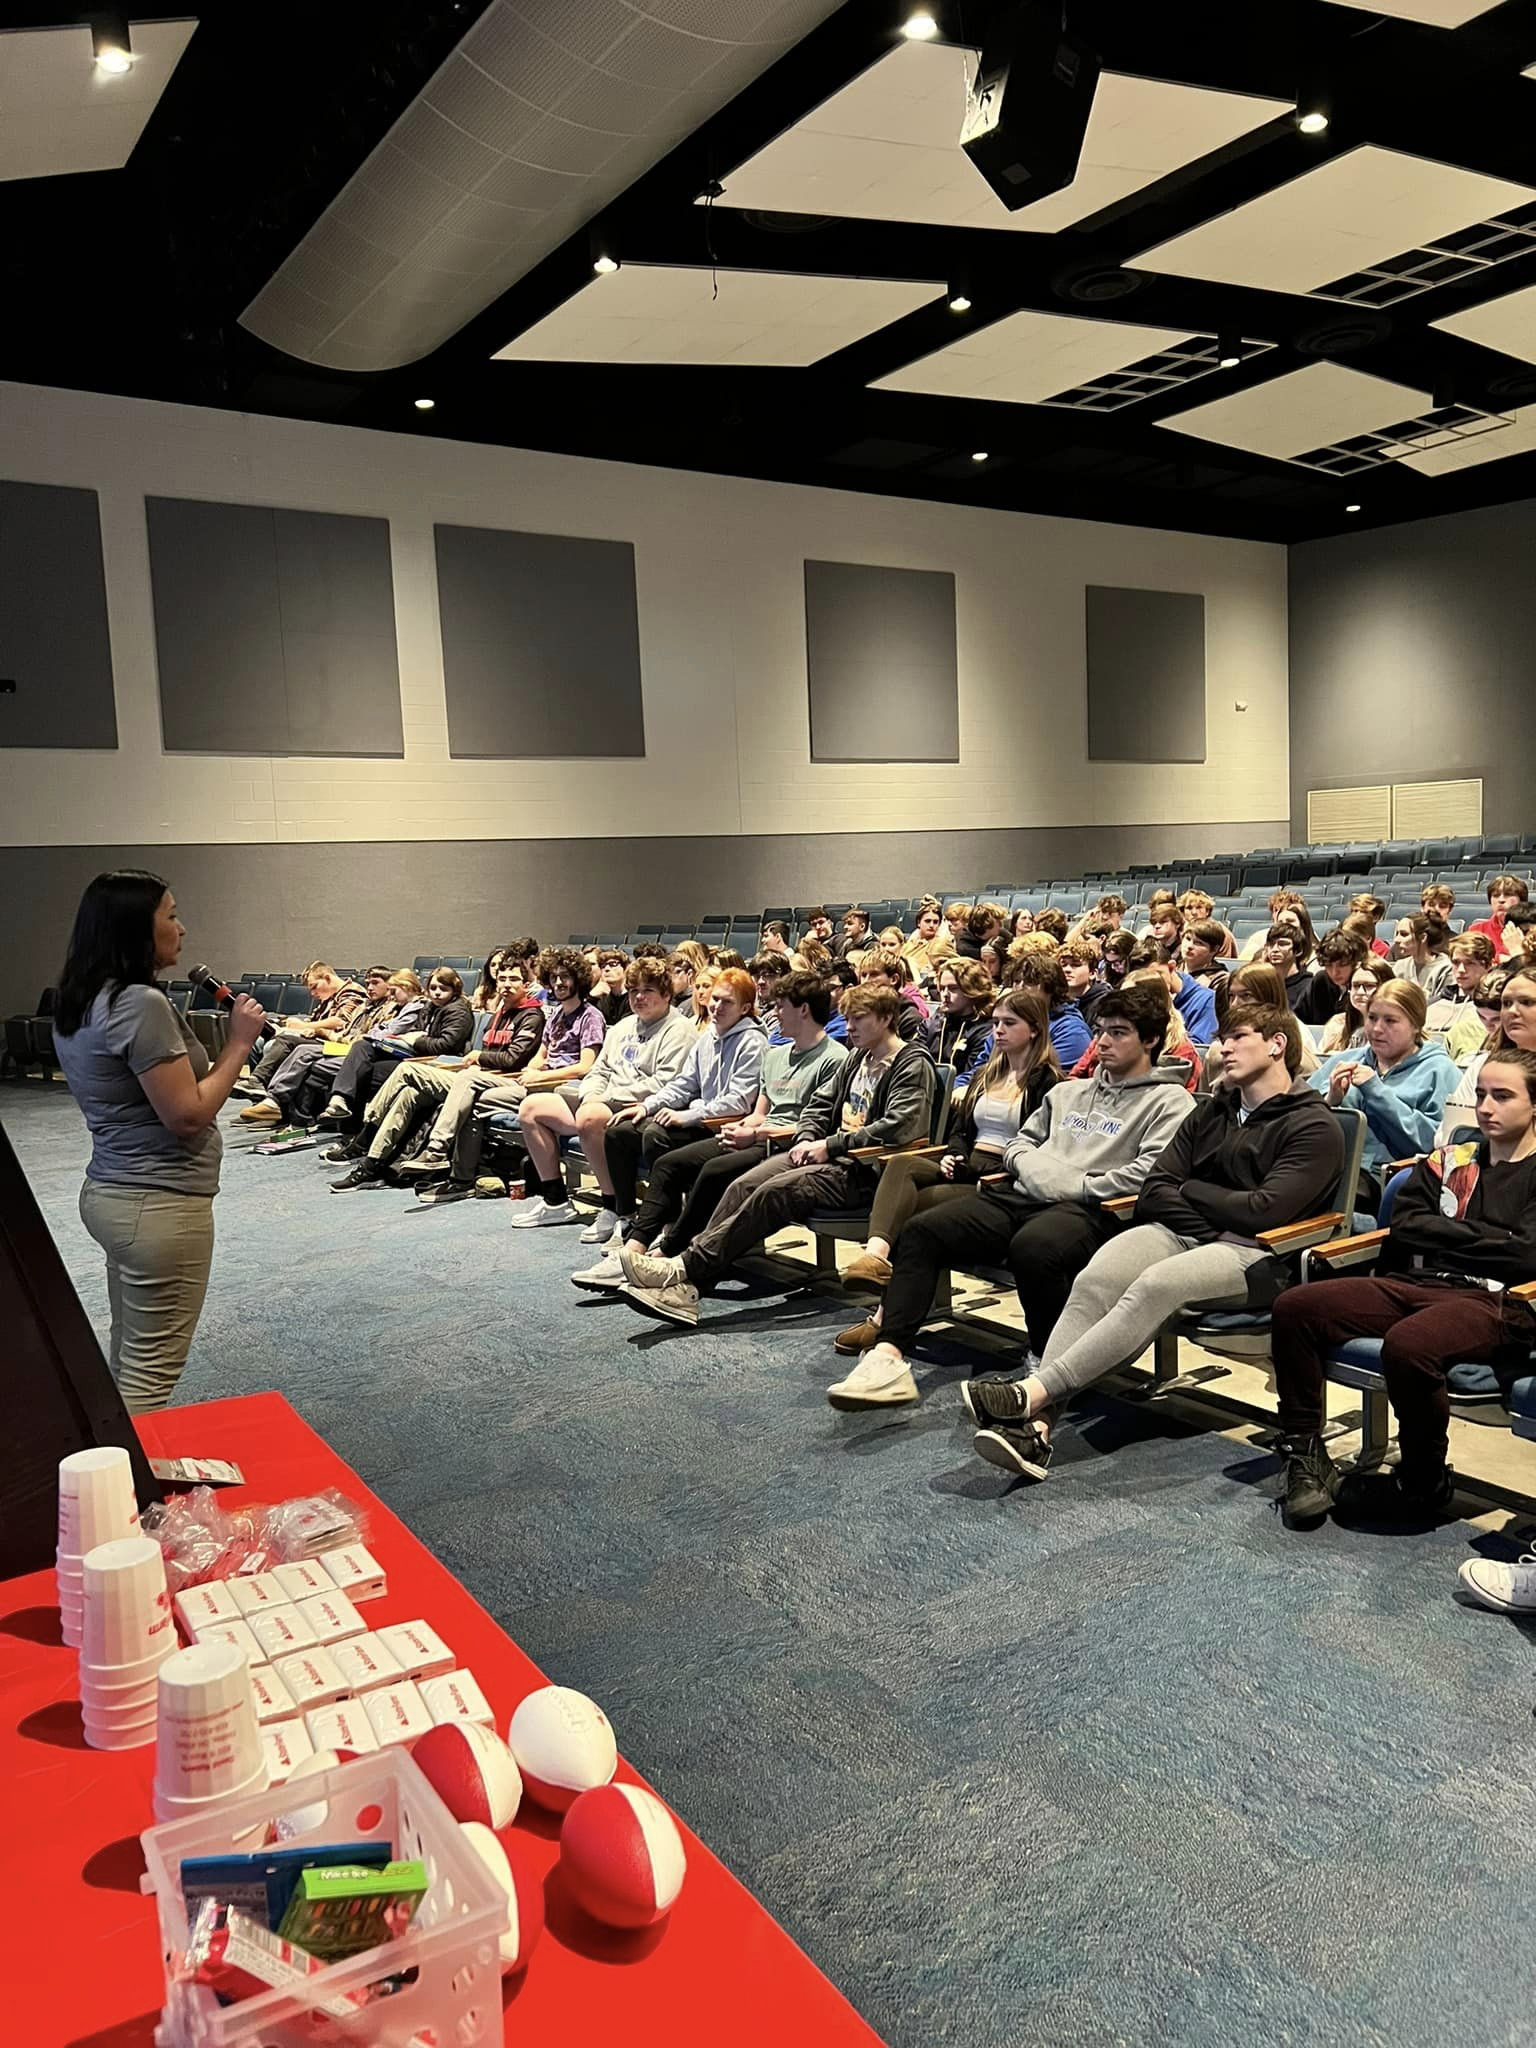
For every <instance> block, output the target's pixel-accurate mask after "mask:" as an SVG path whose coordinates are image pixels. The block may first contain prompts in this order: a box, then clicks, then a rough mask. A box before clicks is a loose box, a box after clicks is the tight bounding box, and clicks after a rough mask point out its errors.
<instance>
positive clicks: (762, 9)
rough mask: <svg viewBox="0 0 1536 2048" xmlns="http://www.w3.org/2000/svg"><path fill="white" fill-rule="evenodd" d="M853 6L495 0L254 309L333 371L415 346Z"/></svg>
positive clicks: (465, 315) (410, 357)
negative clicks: (521, 1)
mask: <svg viewBox="0 0 1536 2048" xmlns="http://www.w3.org/2000/svg"><path fill="white" fill-rule="evenodd" d="M835 7H836V0H649V4H648V6H647V7H646V8H642V6H641V5H640V4H639V0H563V4H562V5H561V6H559V7H558V8H556V7H539V8H535V7H534V6H533V5H532V4H531V0H525V5H524V6H523V8H522V9H519V8H518V7H515V6H513V5H511V4H510V0H491V5H490V6H489V7H488V8H487V9H486V11H485V13H484V14H482V15H481V17H480V19H479V20H478V21H477V22H476V23H475V24H474V26H473V27H472V28H471V29H470V30H469V31H468V33H467V34H466V35H465V37H464V40H463V41H462V42H461V43H460V44H459V45H458V47H457V49H455V50H454V51H453V52H452V54H451V55H450V56H449V57H448V58H447V60H446V61H445V62H444V63H443V64H442V65H441V66H440V67H439V69H438V71H437V72H436V73H435V75H434V76H433V77H432V78H431V79H430V80H429V81H428V83H427V84H426V85H425V86H424V87H423V89H422V91H421V92H420V93H419V94H418V95H417V97H416V98H415V100H413V101H412V103H411V105H410V106H409V107H407V108H406V110H405V112H404V113H403V114H402V115H401V116H400V118H399V120H398V121H396V122H395V124H394V126H393V127H392V128H391V129H390V131H389V133H388V134H387V135H386V136H385V137H384V139H383V141H382V142H380V143H379V145H378V147H377V148H376V149H375V150H374V151H373V152H372V154H371V155H370V156H369V157H368V158H367V159H366V160H365V162H364V163H363V164H362V165H361V166H360V168H359V169H358V170H357V172H356V173H355V175H354V176H353V177H352V178H351V179H350V180H349V181H348V183H347V184H346V185H345V186H344V187H343V188H342V190H341V191H340V192H339V193H338V194H337V196H336V198H335V199H333V200H332V202H331V204H330V205H329V206H328V207H327V208H326V210H325V212H324V213H323V214H322V215H321V216H320V218H319V220H318V221H317V222H316V223H315V225H314V227H313V228H311V230H310V231H309V233H308V234H307V235H306V236H305V237H304V239H303V240H302V241H301V242H300V243H299V245H298V247H297V248H296V249H295V250H294V251H293V253H292V254H291V255H290V256H289V257H288V258H287V259H286V260H285V262H284V263H283V264H282V265H281V266H280V267H279V268H278V270H277V271H276V272H275V273H274V275H273V276H272V278H271V279H270V280H269V282H268V283H267V284H266V285H265V286H264V287H263V289H262V290H261V291H260V292H258V293H257V295H256V297H255V298H254V299H253V300H252V301H251V303H250V304H249V305H248V306H247V307H246V309H245V311H244V312H243V313H242V314H241V316H240V318H241V324H242V325H243V326H245V327H248V328H249V329H250V330H251V332H252V333H253V334H256V335H259V336H260V337H261V339H262V340H263V341H267V342H270V343H271V344H272V345H273V346H274V347H275V348H280V349H283V350H284V351H285V352H286V353H287V354H289V355H291V356H297V357H298V358H299V359H300V360H301V361H303V362H307V363H320V364H324V365H325V366H326V367H327V368H329V369H333V370H354V371H363V370H389V369H396V368H398V367H400V366H401V365H402V364H405V363H411V362H415V361H416V360H417V359H418V358H419V357H421V356H424V355H426V354H427V353H428V352H429V351H430V350H432V349H434V348H436V347H437V346H438V345H439V344H440V343H441V342H443V341H446V340H447V339H448V337H449V336H450V335H451V334H454V333H456V332H457V331H458V329H459V328H460V327H462V326H463V325H464V323H465V321H466V320H470V319H472V318H473V317H474V316H475V314H477V313H479V312H482V311H483V310H484V309H485V307H486V306H488V305H489V304H490V303H491V301H492V300H493V299H495V298H497V297H499V296H500V294H501V293H502V292H504V291H506V290H507V289H508V288H509V287H510V286H512V285H514V284H515V283H516V282H517V280H518V279H519V278H520V277H523V276H525V275H526V273H527V272H528V271H530V270H531V269H532V268H533V267H534V265H535V264H536V263H538V262H540V261H541V260H542V259H543V258H544V257H545V256H547V255H549V253H550V252H551V250H553V249H556V248H558V247H559V245H560V244H561V243H562V242H563V241H565V239H566V238H567V236H569V235H571V234H573V233H575V232H576V231H577V230H578V229H580V228H582V227H584V226H585V225H586V223H587V222H589V221H590V220H591V219H592V218H593V217H594V215H596V214H597V213H598V212H600V211H601V209H602V208H603V207H604V206H606V205H607V204H608V203H609V202H610V201H611V200H613V199H616V198H617V197H618V195H619V194H620V193H621V192H623V191H624V190H626V189H627V187H629V186H630V185H632V184H633V183H634V181H635V180H636V178H638V177H640V176H641V175H642V174H643V173H644V172H646V171H648V170H650V169H651V168H652V166H653V165H655V164H657V163H659V162H660V160H661V158H662V157H664V156H665V155H666V154H667V152H668V151H669V150H671V149H673V148H674V147H675V146H676V145H677V144H678V143H679V142H681V141H682V140H683V139H684V137H685V136H688V135H690V134H692V133H693V131H694V130H695V129H696V128H697V127H698V126H699V125H700V124H701V123H702V122H703V121H706V120H708V119H709V118H710V116H711V115H713V114H716V113H718V112H719V110H720V109H721V108H722V107H723V106H725V105H726V103H727V102H728V101H729V100H732V99H734V98H735V96H736V95H737V93H739V92H740V91H741V90H742V88H743V87H744V86H746V85H749V84H750V83H751V82H752V80H753V79H755V78H756V77H758V76H759V74H760V73H762V72H763V71H766V70H767V69H768V67H769V65H771V64H773V63H774V62H775V61H776V60H777V59H778V58H780V57H782V56H783V55H784V54H785V53H786V51H788V50H790V49H791V48H793V46H794V45H795V44H796V43H797V42H799V41H800V40H801V38H802V37H803V36H805V35H807V34H808V33H809V32H810V31H811V30H812V29H813V28H815V27H816V26H817V25H818V24H819V23H820V22H821V21H823V20H824V19H825V18H826V16H827V15H829V14H831V13H832V12H833V11H834V10H835ZM530 16H536V18H537V23H538V25H537V26H535V25H534V20H533V19H530V18H529V17H530Z"/></svg>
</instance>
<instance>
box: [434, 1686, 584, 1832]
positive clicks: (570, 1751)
mask: <svg viewBox="0 0 1536 2048" xmlns="http://www.w3.org/2000/svg"><path fill="white" fill-rule="evenodd" d="M507 1741H508V1742H509V1743H510V1744H511V1747H512V1754H513V1756H514V1757H516V1759H517V1767H518V1769H519V1770H520V1771H521V1772H522V1774H523V1785H524V1788H525V1790H526V1791H527V1794H528V1797H529V1798H530V1799H534V1800H537V1801H538V1803H539V1805H540V1806H547V1807H549V1808H550V1810H551V1811H552V1812H554V1813H564V1812H565V1810H566V1809H567V1807H569V1805H570V1803H571V1801H572V1800H573V1799H576V1798H578V1797H579V1796H580V1794H581V1793H583V1792H589V1791H591V1790H592V1789H593V1788H594V1787H595V1786H598V1785H606V1784H607V1783H608V1782H609V1781H610V1779H611V1778H612V1777H613V1774H614V1772H615V1771H616V1770H617V1769H618V1767H619V1751H618V1745H617V1743H616V1742H615V1741H614V1737H613V1728H612V1726H611V1724H610V1722H609V1720H608V1716H607V1715H606V1714H605V1713H604V1712H603V1710H602V1708H601V1707H600V1706H598V1705H596V1703H595V1702H594V1701H592V1700H589V1699H588V1698H587V1696H586V1694H585V1693H584V1692H575V1691H573V1690H572V1688H571V1687H570V1686H568V1685H545V1686H541V1687H540V1688H539V1690H538V1691H537V1692H531V1693H529V1695H528V1697H527V1699H525V1700H524V1701H523V1703H522V1705H521V1706H520V1707H519V1708H518V1709H517V1711H516V1713H515V1714H514V1715H513V1716H512V1725H511V1726H510V1727H509V1728H508V1730H507ZM419 1747H420V1745H419V1744H418V1748H419Z"/></svg>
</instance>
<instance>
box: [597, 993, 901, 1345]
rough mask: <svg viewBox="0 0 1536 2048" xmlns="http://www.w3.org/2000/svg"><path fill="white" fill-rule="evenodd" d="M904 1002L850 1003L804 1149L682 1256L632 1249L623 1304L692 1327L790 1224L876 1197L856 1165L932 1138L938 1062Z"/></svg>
mask: <svg viewBox="0 0 1536 2048" xmlns="http://www.w3.org/2000/svg"><path fill="white" fill-rule="evenodd" d="M897 1001H898V998H897V994H896V991H895V989H893V988H887V987H868V986H862V985H861V986H860V987H858V988H856V989H850V990H849V992H848V994H847V995H846V996H844V998H843V1012H844V1015H845V1016H846V1017H847V1019H848V1045H849V1057H848V1058H847V1059H846V1060H845V1061H844V1062H843V1064H842V1065H841V1066H840V1067H839V1068H837V1070H836V1071H835V1072H834V1073H833V1074H831V1075H830V1076H829V1077H828V1078H827V1079H826V1080H825V1081H824V1082H823V1083H822V1085H821V1087H820V1088H819V1089H818V1090H817V1092H816V1094H815V1095H814V1096H813V1097H812V1099H811V1101H810V1102H809V1103H807V1104H806V1107H805V1109H804V1110H803V1111H802V1112H801V1116H800V1120H799V1123H798V1125H797V1127H796V1131H795V1142H794V1144H793V1145H791V1147H790V1149H789V1150H788V1152H786V1153H784V1154H782V1155H779V1154H775V1155H774V1157H772V1158H770V1159H765V1160H764V1161H763V1163H762V1164H761V1165H760V1166H754V1167H753V1168H752V1169H751V1171H750V1172H749V1173H744V1174H743V1175H742V1176H741V1178H740V1179H739V1180H737V1181H734V1182H732V1184H731V1186H730V1187H728V1188H727V1189H726V1190H725V1192H724V1194H723V1195H722V1196H721V1198H720V1202H719V1206H718V1207H717V1208H716V1210H715V1214H714V1218H713V1220H712V1221H711V1223H710V1224H709V1226H708V1227H707V1229H705V1230H703V1231H701V1232H700V1233H699V1235H698V1236H697V1237H695V1238H694V1239H693V1240H692V1242H691V1243H689V1244H688V1245H686V1246H685V1247H684V1248H683V1250H682V1252H681V1254H680V1255H679V1256H677V1257H675V1258H656V1257H654V1256H653V1255H652V1254H651V1253H649V1252H642V1251H641V1250H640V1249H639V1248H638V1246H632V1245H628V1244H626V1245H625V1246H624V1248H623V1250H622V1251H621V1252H620V1253H619V1258H620V1260H621V1262H622V1264H623V1267H624V1279H625V1284H624V1286H623V1288H622V1289H620V1298H621V1299H622V1300H625V1301H628V1302H629V1303H630V1305H631V1306H632V1307H634V1308H637V1309H639V1310H640V1312H641V1314H643V1315H649V1316H655V1317H656V1318H657V1319H658V1321H661V1322H668V1323H680V1324H682V1325H683V1326H684V1327H686V1328H692V1327H693V1326H694V1325H695V1324H696V1323H697V1322H698V1319H699V1294H700V1291H701V1289H704V1288H708V1287H712V1286H713V1285H714V1284H715V1282H716V1281H717V1280H720V1279H722V1278H723V1277H724V1276H725V1274H726V1273H728V1272H729V1271H730V1269H731V1267H732V1266H733V1265H734V1264H735V1262H736V1260H737V1259H738V1258H740V1257H741V1255H742V1254H743V1253H744V1252H746V1251H748V1250H749V1249H750V1248H751V1247H752V1246H753V1245H755V1244H759V1243H760V1242H761V1241H762V1240H763V1239H764V1238H765V1237H768V1236H769V1235H771V1233H772V1232H774V1231H775V1230H781V1229H782V1228H783V1227H784V1225H785V1224H786V1223H793V1222H795V1221H797V1220H798V1219H799V1218H801V1217H804V1216H809V1215H810V1214H811V1213H812V1211H813V1210H816V1209H820V1208H823V1207H825V1206H827V1205H829V1204H830V1205H832V1206H835V1207H837V1208H849V1207H851V1206H852V1205H853V1204H854V1203H855V1202H857V1201H859V1200H861V1199H863V1198H864V1197H866V1196H867V1195H868V1194H870V1193H872V1192H873V1182H874V1178H875V1176H874V1173H873V1172H872V1171H871V1170H870V1169H868V1168H866V1166H865V1164H864V1162H863V1161H862V1160H858V1159H855V1158H852V1157H850V1154H851V1153H852V1152H853V1151H854V1149H855V1148H861V1147H864V1146H887V1145H910V1144H914V1143H916V1142H918V1141H919V1140H922V1139H926V1138H927V1136H928V1132H929V1129H930V1127H931V1123H932V1117H933V1089H934V1082H935V1079H936V1076H935V1072H934V1065H933V1061H932V1060H931V1059H929V1057H928V1055H927V1053H926V1051H924V1050H923V1048H922V1047H921V1046H916V1045H908V1044H905V1043H903V1041H902V1040H901V1038H899V1037H898V1036H897V1032H896V1011H897Z"/></svg>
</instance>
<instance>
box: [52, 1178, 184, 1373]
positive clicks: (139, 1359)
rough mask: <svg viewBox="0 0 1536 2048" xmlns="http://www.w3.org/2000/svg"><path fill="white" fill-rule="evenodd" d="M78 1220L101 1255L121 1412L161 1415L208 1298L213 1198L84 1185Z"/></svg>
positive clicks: (113, 1363) (92, 1182) (103, 1185)
mask: <svg viewBox="0 0 1536 2048" xmlns="http://www.w3.org/2000/svg"><path fill="white" fill-rule="evenodd" d="M80 1220H81V1222H82V1223H83V1224H84V1225H85V1227H86V1229H87V1230H88V1231H89V1232H90V1233H91V1236H92V1237H94V1238H95V1240H96V1242H97V1243H98V1244H99V1245H100V1246H101V1248H102V1250H103V1251H104V1252H105V1253H106V1255H107V1296H108V1299H109V1301H110V1302H111V1304H112V1350H111V1366H112V1377H113V1379H115V1380H116V1381H117V1384H118V1388H119V1390H120V1392H121V1394H122V1397H123V1402H124V1405H125V1406H126V1407H127V1409H128V1410H129V1412H130V1414H141V1413H142V1412H143V1411H144V1410H146V1409H149V1408H163V1407H165V1405H166V1404H167V1402H168V1401H169V1400H170V1398H171V1396H172V1394H173V1393H174V1392H175V1391H176V1382H177V1381H178V1380H179V1379H180V1378H181V1369H182V1367H183V1366H184V1365H185V1364H186V1362H187V1353H188V1351H190V1350H191V1348H192V1338H193V1334H194V1332H195V1331H196V1329H197V1319H198V1317H199V1316H200V1315H201V1314H202V1309H203V1297H204V1295H206V1294H207V1292H208V1271H209V1268H210V1267H211V1266H212V1264H213V1197H212V1195H177V1194H172V1193H170V1192H169V1191H168V1190H166V1189H164V1188H130V1187H108V1186H106V1185H105V1184H104V1183H102V1182H100V1181H94V1180H88V1181H87V1182H86V1183H85V1185H84V1187H83V1188H81V1190H80Z"/></svg>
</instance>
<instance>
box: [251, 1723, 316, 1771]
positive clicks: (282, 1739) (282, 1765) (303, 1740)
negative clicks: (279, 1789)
mask: <svg viewBox="0 0 1536 2048" xmlns="http://www.w3.org/2000/svg"><path fill="white" fill-rule="evenodd" d="M261 1753H262V1755H263V1756H264V1757H265V1758H266V1760H267V1782H268V1784H269V1785H281V1784H282V1783H283V1782H284V1780H285V1779H286V1778H287V1776H288V1774H289V1772H290V1771H291V1770H292V1769H293V1767H294V1765H295V1764H301V1763H303V1761H304V1759H305V1758H306V1757H310V1756H313V1755H314V1753H315V1745H314V1744H313V1743H312V1742H311V1741H310V1739H309V1730H308V1729H307V1728H306V1727H305V1726H304V1723H303V1722H302V1721H274V1722H273V1723H272V1724H271V1726H270V1727H267V1728H263V1729H262V1731H261Z"/></svg>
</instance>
